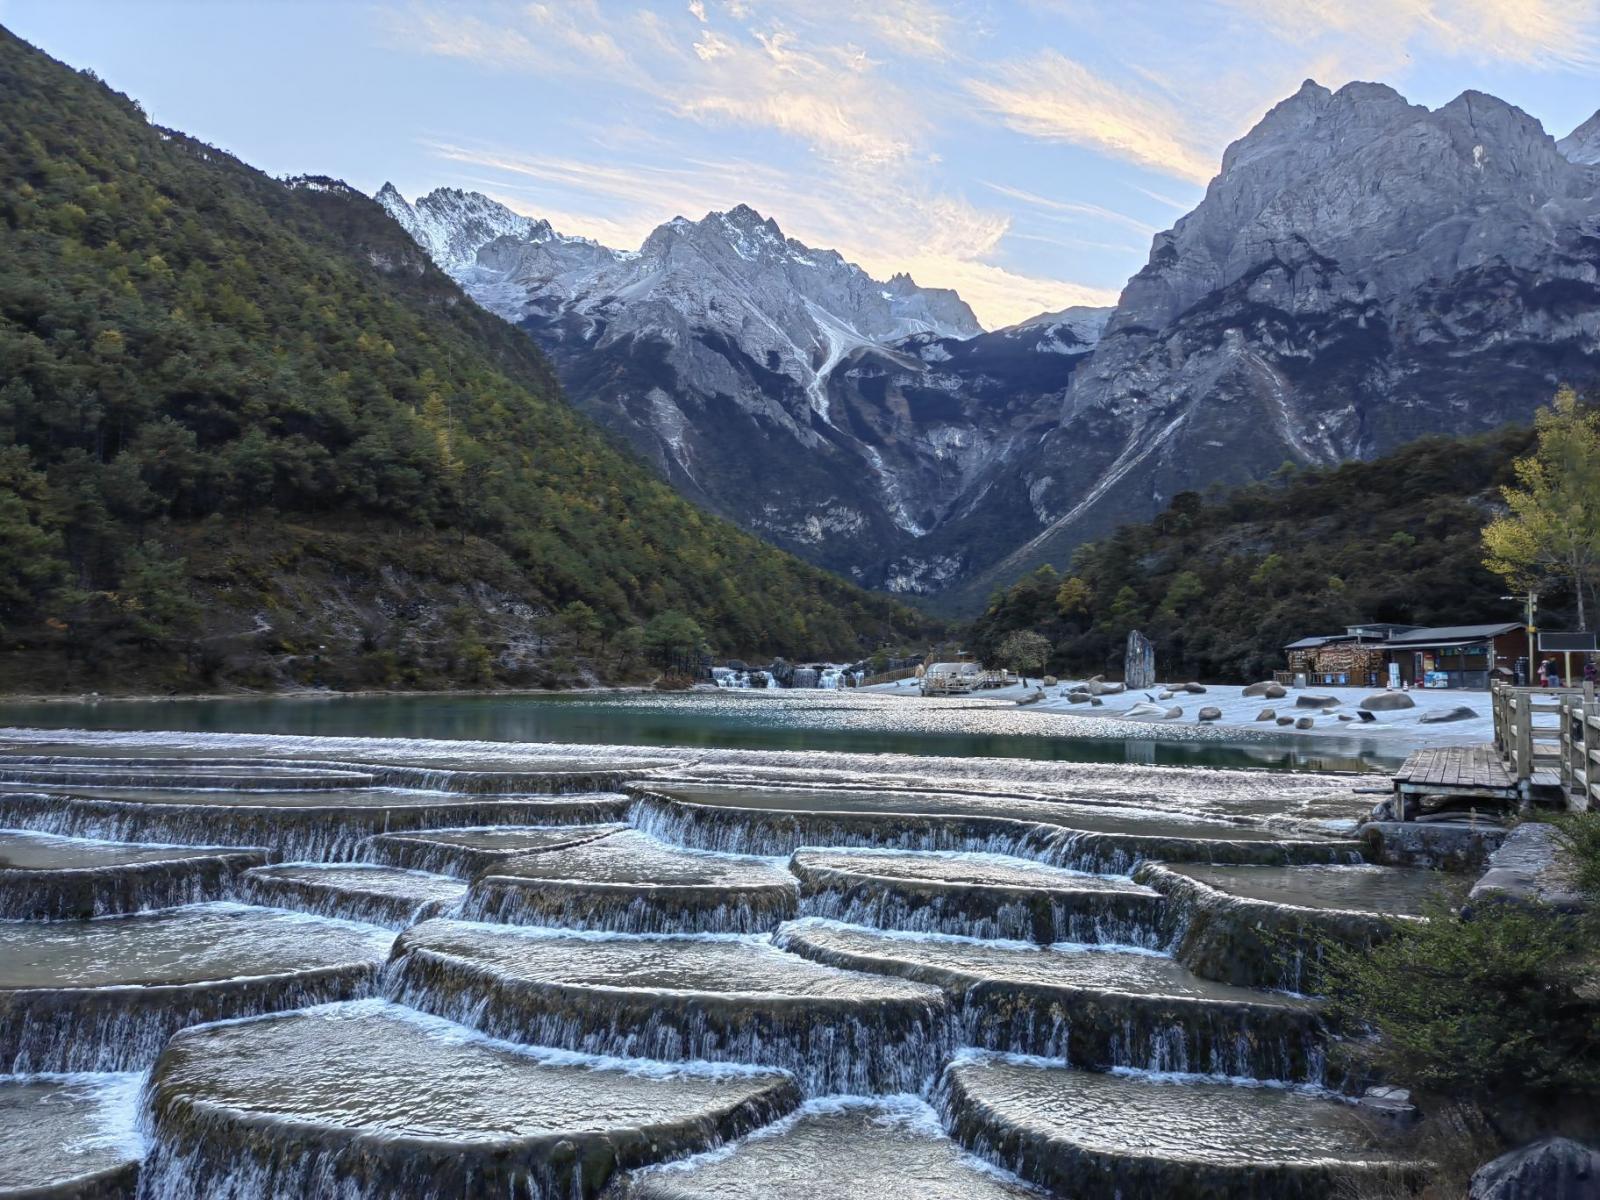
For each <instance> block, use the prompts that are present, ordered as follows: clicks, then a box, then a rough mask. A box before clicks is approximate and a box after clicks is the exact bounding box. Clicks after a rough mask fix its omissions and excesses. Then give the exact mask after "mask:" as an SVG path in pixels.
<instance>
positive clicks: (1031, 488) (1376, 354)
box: [943, 81, 1600, 597]
mask: <svg viewBox="0 0 1600 1200" xmlns="http://www.w3.org/2000/svg"><path fill="white" fill-rule="evenodd" d="M1597 131H1600V123H1597V122H1595V121H1591V122H1589V123H1588V124H1587V125H1585V126H1584V127H1583V128H1582V129H1580V130H1579V131H1577V132H1575V133H1574V134H1573V135H1572V136H1571V137H1569V138H1567V139H1566V140H1565V141H1564V142H1563V144H1562V146H1563V149H1564V150H1565V155H1564V154H1563V153H1562V150H1558V149H1557V146H1556V143H1555V142H1554V140H1552V138H1551V137H1550V136H1549V135H1548V134H1547V133H1545V131H1544V129H1543V128H1542V127H1541V126H1540V125H1539V123H1538V122H1537V121H1536V120H1534V119H1533V118H1532V117H1530V116H1529V115H1528V114H1527V113H1524V112H1522V111H1521V110H1520V109H1517V108H1515V107H1513V106H1512V105H1509V104H1507V103H1505V102H1504V101H1502V100H1498V99H1496V98H1494V97H1493V96H1487V95H1484V94H1482V93H1480V92H1466V93H1464V94H1463V95H1461V96H1460V97H1458V98H1457V99H1456V100H1454V101H1452V102H1451V103H1449V104H1446V105H1444V106H1443V107H1441V108H1439V109H1437V110H1433V111H1429V110H1428V109H1427V108H1424V107H1421V106H1418V105H1413V104H1410V103H1408V102H1407V101H1406V100H1405V99H1404V97H1402V96H1401V95H1399V94H1398V93H1397V92H1395V91H1394V90H1393V89H1392V88H1388V87H1385V86H1382V85H1379V84H1371V83H1352V84H1349V85H1347V86H1345V87H1343V88H1341V89H1340V90H1339V91H1337V92H1330V91H1329V90H1328V89H1326V88H1323V87H1320V86H1318V85H1317V84H1315V83H1313V82H1310V81H1308V82H1307V83H1306V84H1305V85H1304V86H1303V87H1302V88H1301V89H1300V91H1299V92H1298V93H1296V94H1295V95H1294V96H1292V97H1290V98H1289V99H1288V100H1285V101H1283V102H1282V103H1281V104H1279V105H1278V106H1277V107H1275V108H1274V109H1273V110H1272V111H1271V112H1269V113H1268V114H1267V115H1266V116H1265V117H1264V118H1263V119H1262V121H1261V122H1260V123H1259V124H1258V125H1257V126H1256V127H1255V128H1254V129H1253V130H1251V132H1250V133H1249V134H1247V135H1246V136H1245V137H1243V138H1242V139H1240V140H1239V141H1238V142H1235V143H1234V144H1233V145H1232V146H1230V147H1229V148H1228V150H1227V153H1226V154H1225V155H1224V157H1223V161H1222V171H1221V173H1220V174H1219V175H1218V176H1217V177H1216V179H1214V180H1213V181H1212V183H1211V185H1210V187H1209V189H1208V190H1207V193H1206V196H1205V199H1204V200H1203V201H1202V202H1201V204H1200V205H1199V207H1197V208H1196V209H1195V210H1194V211H1193V212H1192V213H1190V214H1189V215H1187V216H1185V217H1184V218H1182V219H1181V220H1180V221H1178V223H1177V224H1176V225H1175V226H1174V227H1173V228H1172V229H1171V230H1168V231H1167V232H1165V233H1161V234H1158V235H1157V236H1156V238H1155V243H1154V246H1153V248H1152V250H1151V254H1150V259H1149V262H1148V264H1147V265H1146V266H1145V268H1144V269H1143V270H1141V271H1140V272H1139V273H1138V274H1137V275H1135V276H1134V277H1133V279H1132V280H1130V281H1129V283H1128V285H1127V287H1126V289H1125V290H1124V291H1123V293H1122V297H1121V300H1120V302H1119V303H1118V305H1117V308H1116V310H1115V312H1114V313H1113V315H1112V317H1111V319H1110V321H1109V322H1108V323H1107V324H1106V327H1105V330H1104V333H1103V335H1102V336H1101V338H1100V340H1099V342H1098V344H1097V345H1096V347H1095V350H1094V353H1093V354H1092V355H1091V356H1090V357H1089V358H1088V359H1087V360H1086V361H1085V362H1084V363H1083V364H1082V366H1081V367H1080V368H1079V369H1078V371H1076V372H1075V373H1074V376H1073V379H1072V382H1071V385H1070V387H1069V389H1068V390H1067V392H1066V394H1065V396H1064V397H1063V404H1062V407H1061V415H1060V421H1059V424H1058V425H1057V427H1056V428H1054V429H1053V430H1052V431H1051V432H1050V433H1049V435H1048V436H1046V437H1045V438H1043V439H1042V440H1041V441H1039V442H1038V443H1037V444H1036V445H1034V446H1032V447H1030V448H1029V450H1028V451H1027V452H1026V453H1025V454H1024V455H1023V456H1021V457H1020V458H1019V459H1018V460H1017V461H1016V462H1015V463H1014V464H1013V465H1012V469H1011V470H1010V471H1009V472H1008V475H1009V479H1008V480H1007V481H1006V486H1004V487H1000V486H997V487H996V488H995V489H994V490H993V491H991V493H990V494H989V495H988V496H987V497H986V498H985V501H984V504H983V505H981V506H980V507H979V509H978V510H977V511H976V512H975V513H974V528H976V529H985V528H987V529H992V528H994V527H996V525H997V524H1005V525H1006V526H1007V527H1009V528H1014V529H1017V530H1018V531H1019V532H1021V533H1022V534H1023V536H1022V537H1021V538H1020V539H1019V540H1020V541H1022V542H1023V543H1024V544H1023V546H1022V549H1021V550H1019V551H1017V552H1016V553H1014V554H1012V555H1010V556H1008V557H1007V558H1006V559H1005V560H1003V561H1002V562H1001V563H1000V564H998V565H997V566H996V567H995V568H994V569H993V570H992V571H991V572H990V573H989V574H988V575H987V576H984V577H982V578H979V579H977V580H975V581H973V582H972V583H970V584H969V589H970V595H971V596H974V597H975V596H977V595H979V594H981V593H980V590H979V589H982V588H985V587H987V586H989V585H990V584H991V583H999V582H1003V581H1009V580H1010V579H1011V578H1014V577H1015V576H1016V575H1017V574H1019V573H1020V572H1021V571H1023V570H1025V569H1028V568H1029V567H1031V566H1032V565H1035V564H1037V563H1038V562H1040V561H1054V562H1057V563H1060V562H1062V561H1064V559H1065V557H1066V555H1067V554H1068V552H1069V551H1070V550H1071V548H1072V547H1073V546H1074V545H1076V544H1077V543H1079V542H1082V541H1084V540H1087V539H1091V538H1095V537H1099V536H1102V535H1103V534H1105V533H1106V532H1109V531H1110V530H1111V529H1112V528H1114V527H1115V526H1116V525H1117V524H1119V523H1121V522H1123V521H1127V520H1130V519H1140V518H1145V517H1148V516H1151V515H1153V514H1154V513H1156V512H1158V511H1160V509H1161V508H1163V507H1164V506H1165V505H1166V503H1167V502H1168V501H1169V500H1170V499H1171V498H1172V496H1173V495H1174V494H1175V493H1177V492H1179V491H1183V490H1187V489H1196V488H1203V487H1205V486H1206V485H1208V484H1211V483H1214V482H1219V481H1220V482H1232V481H1242V480H1246V479H1251V478H1261V477H1263V476H1265V475H1266V474H1267V473H1269V472H1270V471H1272V470H1273V469H1275V468H1276V467H1278V466H1279V465H1280V464H1282V463H1283V462H1284V461H1286V460H1287V461H1292V462H1298V463H1314V464H1328V463H1336V462H1340V461H1343V460H1347V459H1351V458H1367V457H1371V456H1373V455H1375V454H1378V453H1381V452H1383V451H1386V450H1388V449H1391V448H1393V447H1395V446H1397V445H1399V444H1400V443H1402V442H1406V441H1410V440H1412V439H1414V438H1417V437H1420V436H1422V435H1424V434H1429V433H1468V432H1472V431H1475V430H1482V429H1489V428H1492V427H1494V426H1496V425H1499V424H1503V423H1505V422H1507V421H1511V420H1520V419H1526V418H1527V417H1528V416H1529V415H1530V414H1531V413H1532V412H1533V410H1534V409H1535V408H1536V407H1537V406H1539V405H1540V404H1543V403H1547V402H1548V401H1549V398H1550V396H1551V395H1552V394H1553V392H1554V391H1555V389H1556V387H1557V386H1558V385H1559V384H1560V383H1562V382H1571V383H1573V384H1576V385H1585V384H1589V383H1593V382H1594V381H1596V380H1597V379H1600V172H1594V171H1592V170H1589V169H1587V168H1586V167H1583V166H1580V165H1577V164H1576V163H1575V162H1574V161H1571V160H1572V159H1579V160H1582V159H1584V158H1585V156H1586V155H1587V154H1588V153H1589V150H1588V147H1590V146H1591V144H1592V141H1593V138H1594V136H1595V134H1596V132H1597ZM1024 499H1025V500H1026V505H1024V503H1023V501H1024ZM1029 510H1031V514H1029ZM1024 514H1029V515H1028V519H1026V520H1025V521H1023V523H1022V524H1021V525H1020V526H1018V525H1017V524H1016V523H1015V522H1016V521H1017V519H1018V518H1019V517H1022V516H1023V515H1024ZM943 536H948V537H950V538H952V539H954V540H955V541H957V542H959V541H960V540H961V539H962V538H963V536H967V537H969V538H970V536H971V535H970V534H968V535H964V533H963V530H962V529H961V528H959V527H952V528H948V529H947V530H945V531H943Z"/></svg>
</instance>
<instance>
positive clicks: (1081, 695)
mask: <svg viewBox="0 0 1600 1200" xmlns="http://www.w3.org/2000/svg"><path fill="white" fill-rule="evenodd" d="M1089 699H1090V696H1089V693H1088V692H1070V693H1068V695H1067V703H1068V704H1087V703H1089Z"/></svg>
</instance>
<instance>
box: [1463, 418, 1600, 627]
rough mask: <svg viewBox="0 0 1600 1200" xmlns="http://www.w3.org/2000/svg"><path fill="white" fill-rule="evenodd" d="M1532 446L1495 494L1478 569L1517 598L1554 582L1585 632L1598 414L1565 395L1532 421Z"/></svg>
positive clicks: (1595, 510)
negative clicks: (1501, 510)
mask: <svg viewBox="0 0 1600 1200" xmlns="http://www.w3.org/2000/svg"><path fill="white" fill-rule="evenodd" d="M1534 430H1535V432H1536V433H1537V434H1538V444H1537V445H1536V446H1535V448H1534V451H1533V453H1532V454H1530V455H1528V456H1527V457H1526V458H1519V459H1517V461H1516V463H1515V465H1514V466H1515V471H1516V477H1517V485H1516V486H1514V487H1505V488H1502V489H1501V492H1502V494H1503V495H1504V496H1505V501H1506V507H1507V509H1508V510H1509V511H1508V512H1507V513H1506V514H1505V515H1504V516H1500V517H1496V518H1495V519H1494V520H1492V521H1490V522H1489V524H1488V525H1486V526H1485V527H1484V530H1483V547H1484V551H1485V555H1484V560H1483V561H1484V565H1485V566H1487V567H1488V568H1489V569H1490V570H1491V571H1494V572H1495V573H1496V574H1498V575H1500V576H1502V577H1503V578H1504V579H1505V580H1506V581H1507V582H1508V583H1510V584H1511V586H1512V587H1513V588H1516V589H1517V590H1519V591H1531V590H1536V589H1538V588H1539V587H1541V586H1543V585H1545V584H1547V583H1553V582H1556V581H1560V582H1561V583H1565V584H1568V585H1570V586H1571V588H1572V591H1573V593H1574V595H1575V596H1576V597H1577V603H1578V628H1580V629H1587V628H1589V621H1588V611H1587V607H1586V597H1585V591H1586V590H1587V589H1588V588H1590V587H1592V586H1593V585H1594V582H1595V579H1596V576H1597V574H1600V411H1596V410H1595V409H1593V408H1588V407H1585V406H1584V405H1582V404H1580V403H1579V402H1578V395H1577V393H1576V392H1574V391H1573V390H1572V389H1571V388H1566V387H1564V388H1562V389H1561V390H1560V391H1559V392H1557V393H1556V398H1555V403H1554V404H1552V405H1551V406H1550V407H1548V408H1541V409H1540V410H1539V412H1538V413H1537V415H1536V416H1535V417H1534Z"/></svg>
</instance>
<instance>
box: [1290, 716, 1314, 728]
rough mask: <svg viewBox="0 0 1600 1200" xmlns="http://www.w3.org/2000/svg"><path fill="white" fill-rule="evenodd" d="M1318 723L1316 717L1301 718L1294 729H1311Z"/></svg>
mask: <svg viewBox="0 0 1600 1200" xmlns="http://www.w3.org/2000/svg"><path fill="white" fill-rule="evenodd" d="M1316 723H1317V719H1316V718H1315V717H1301V718H1300V719H1299V720H1298V721H1296V722H1295V723H1294V727H1295V728H1296V729H1310V728H1311V727H1312V726H1313V725H1315V724H1316Z"/></svg>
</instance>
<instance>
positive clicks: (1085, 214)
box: [983, 180, 1193, 235]
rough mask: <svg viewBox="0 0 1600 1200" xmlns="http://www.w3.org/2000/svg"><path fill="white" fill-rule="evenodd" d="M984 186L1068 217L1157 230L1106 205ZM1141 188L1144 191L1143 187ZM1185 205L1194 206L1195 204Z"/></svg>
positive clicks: (985, 183) (1137, 229) (1148, 231)
mask: <svg viewBox="0 0 1600 1200" xmlns="http://www.w3.org/2000/svg"><path fill="white" fill-rule="evenodd" d="M983 186H984V187H986V188H988V189H989V190H990V191H992V192H998V193H999V194H1000V195H1002V196H1007V197H1010V198H1011V199H1012V200H1020V201H1022V202H1023V203H1024V204H1027V205H1031V206H1032V207H1034V208H1041V209H1044V210H1045V211H1046V212H1048V213H1055V214H1059V215H1061V216H1062V217H1065V218H1067V219H1071V220H1083V219H1088V220H1094V221H1104V222H1106V223H1108V224H1111V225H1121V226H1122V227H1123V228H1124V229H1131V230H1133V231H1134V232H1135V233H1142V234H1146V235H1152V234H1154V233H1156V232H1157V230H1156V227H1155V226H1154V225H1151V224H1150V223H1149V222H1147V221H1141V220H1139V219H1138V218H1137V217H1130V216H1128V215H1127V214H1126V213H1119V212H1117V211H1115V210H1114V209H1109V208H1106V207H1105V206H1104V205H1100V204H1087V203H1083V202H1081V201H1076V200H1054V199H1051V198H1050V197H1049V196H1041V195H1039V194H1038V193H1036V192H1030V191H1027V190H1025V189H1023V188H1019V187H1011V186H1009V185H1007V184H1003V183H990V182H989V181H988V180H984V181H983ZM1140 190H1141V191H1142V190H1143V189H1142V188H1141V189H1140ZM1184 207H1188V208H1192V207H1193V205H1186V206H1184Z"/></svg>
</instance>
